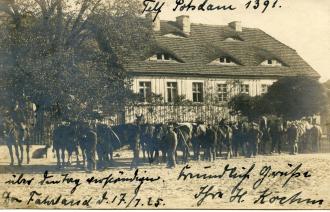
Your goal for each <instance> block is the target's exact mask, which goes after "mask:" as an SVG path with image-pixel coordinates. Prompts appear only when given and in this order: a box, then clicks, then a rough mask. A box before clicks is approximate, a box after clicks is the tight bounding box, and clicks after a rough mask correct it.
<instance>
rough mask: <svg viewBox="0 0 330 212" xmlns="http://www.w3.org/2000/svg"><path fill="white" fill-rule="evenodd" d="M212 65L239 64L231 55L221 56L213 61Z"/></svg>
mask: <svg viewBox="0 0 330 212" xmlns="http://www.w3.org/2000/svg"><path fill="white" fill-rule="evenodd" d="M210 65H237V63H235V62H234V61H233V60H232V59H231V58H230V57H226V56H221V57H220V58H218V59H216V60H214V61H212V62H211V63H210Z"/></svg>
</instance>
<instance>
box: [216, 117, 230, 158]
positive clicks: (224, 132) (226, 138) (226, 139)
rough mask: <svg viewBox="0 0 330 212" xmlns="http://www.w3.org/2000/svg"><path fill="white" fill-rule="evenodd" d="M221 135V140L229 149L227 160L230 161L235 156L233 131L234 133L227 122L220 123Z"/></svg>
mask: <svg viewBox="0 0 330 212" xmlns="http://www.w3.org/2000/svg"><path fill="white" fill-rule="evenodd" d="M219 133H220V134H221V140H222V141H223V144H224V145H225V146H226V147H227V156H226V159H230V158H231V157H232V155H233V152H232V138H233V131H232V128H231V126H229V124H227V121H226V120H221V121H220V123H219Z"/></svg>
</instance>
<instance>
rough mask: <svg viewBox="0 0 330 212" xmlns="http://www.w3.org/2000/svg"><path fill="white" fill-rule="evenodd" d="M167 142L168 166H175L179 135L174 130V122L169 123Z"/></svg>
mask: <svg viewBox="0 0 330 212" xmlns="http://www.w3.org/2000/svg"><path fill="white" fill-rule="evenodd" d="M165 143H167V144H168V145H167V146H168V148H167V157H168V158H167V168H175V165H176V162H175V152H176V147H177V145H178V137H177V134H176V133H175V132H174V126H173V124H169V125H168V132H167V134H166V136H165Z"/></svg>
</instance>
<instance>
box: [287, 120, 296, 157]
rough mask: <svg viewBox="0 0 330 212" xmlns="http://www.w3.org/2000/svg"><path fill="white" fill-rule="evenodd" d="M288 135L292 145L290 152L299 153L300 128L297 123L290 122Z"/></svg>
mask: <svg viewBox="0 0 330 212" xmlns="http://www.w3.org/2000/svg"><path fill="white" fill-rule="evenodd" d="M287 135H288V142H289V145H290V154H292V155H295V154H298V128H297V126H296V124H295V123H291V124H289V127H288V130H287Z"/></svg>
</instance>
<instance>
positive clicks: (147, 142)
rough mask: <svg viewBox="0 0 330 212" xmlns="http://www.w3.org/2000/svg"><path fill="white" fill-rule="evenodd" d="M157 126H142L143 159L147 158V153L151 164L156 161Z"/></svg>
mask: <svg viewBox="0 0 330 212" xmlns="http://www.w3.org/2000/svg"><path fill="white" fill-rule="evenodd" d="M154 131H155V126H153V125H151V124H143V125H141V147H142V153H143V158H146V154H145V153H146V152H147V157H148V161H149V164H151V163H152V162H153V161H154V151H155V140H154Z"/></svg>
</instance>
